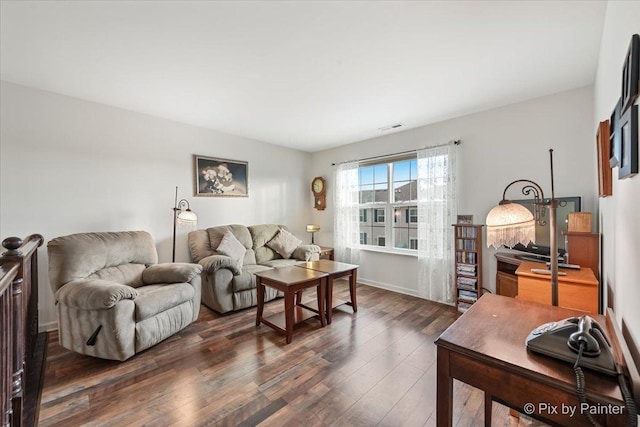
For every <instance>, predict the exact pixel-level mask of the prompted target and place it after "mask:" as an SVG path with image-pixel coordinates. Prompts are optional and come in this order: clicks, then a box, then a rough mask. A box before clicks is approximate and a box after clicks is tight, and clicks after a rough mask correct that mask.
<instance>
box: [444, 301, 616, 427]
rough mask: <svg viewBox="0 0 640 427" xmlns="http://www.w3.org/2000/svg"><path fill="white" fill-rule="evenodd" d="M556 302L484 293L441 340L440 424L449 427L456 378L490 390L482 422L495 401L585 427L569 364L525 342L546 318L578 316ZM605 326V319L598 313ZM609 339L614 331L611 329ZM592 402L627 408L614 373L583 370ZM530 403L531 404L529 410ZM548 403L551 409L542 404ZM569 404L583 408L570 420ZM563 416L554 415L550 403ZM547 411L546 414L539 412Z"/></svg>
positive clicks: (605, 420)
mask: <svg viewBox="0 0 640 427" xmlns="http://www.w3.org/2000/svg"><path fill="white" fill-rule="evenodd" d="M581 314H582V313H580V312H577V311H575V310H568V309H563V308H559V307H553V306H551V305H541V304H535V303H531V302H525V301H521V300H518V299H514V298H508V297H503V296H500V295H492V294H484V295H483V296H482V297H481V298H480V299H479V300H478V302H477V303H475V304H474V305H473V306H472V307H471V308H470V309H469V310H468V311H467V312H466V313H465V314H464V315H462V316H461V317H460V318H459V319H458V320H456V321H455V322H454V323H453V325H451V326H450V327H449V328H448V329H447V330H446V331H444V333H443V334H442V335H441V336H440V337H439V338H438V339H437V340H436V342H435V343H436V345H437V347H438V349H437V351H438V353H437V364H438V365H437V366H438V372H437V378H438V384H437V425H438V426H439V427H445V426H451V424H452V418H453V380H454V379H457V380H460V381H462V382H465V383H467V384H469V385H471V386H473V387H476V388H479V389H481V390H483V391H484V393H485V425H486V426H490V425H491V406H492V402H493V401H494V400H495V401H496V402H500V403H502V404H504V405H506V406H509V407H511V408H514V409H517V410H518V411H520V412H522V413H527V414H528V415H530V416H532V417H534V418H539V419H541V420H542V421H545V422H548V423H556V424H560V425H566V426H585V425H588V421H587V420H586V418H585V417H584V416H582V415H580V414H579V411H580V409H579V408H580V404H579V401H578V396H577V394H576V378H575V375H574V371H573V368H572V365H571V364H569V363H566V362H562V361H560V360H556V359H553V358H550V357H547V356H544V355H539V354H536V353H532V352H529V351H527V349H526V346H525V339H526V338H527V336H528V335H529V333H530V332H531V331H532V330H533V329H535V328H536V327H538V326H539V325H541V324H543V323H548V322H551V321H556V320H561V319H565V318H567V317H573V316H578V315H581ZM593 317H595V318H596V319H597V320H598V322H600V324H601V325H603V327H605V328H606V326H605V325H606V322H605V318H604V316H593ZM607 332H608V335H609V337H612V336H614V333H613V331H607ZM584 374H585V380H586V394H587V398H588V399H589V401H590V402H598V403H601V404H605V405H607V404H611V405H613V406H616V407H619V406H622V405H624V403H623V401H622V395H621V393H620V389H619V387H618V381H617V378H615V377H611V376H607V375H604V374H600V373H597V372H593V371H590V370H588V369H585V370H584ZM527 403H532V404H533V405H534V411H533V412H531V411H529V410H528V408H530V407H529V406H526V405H527ZM544 404H547V405H550V406H548V408H549V409H548V410H547V409H544V408H542V406H541V405H544ZM562 405H565V406H564V407H573V408H578V409H577V412H578V413H576V414H575V415H574V416H573V417H570V416H568V415H566V414H564V415H563V414H562V413H561V408H562V407H563V406H562ZM552 406H553V407H555V408H558V413H557V414H553V413H551V409H550V408H551V407H552ZM541 408H542V409H543V410H542V411H541V410H540V409H541ZM626 418H627V417H626V413H625V414H624V415H622V416H620V415H618V416H611V415H609V416H603V415H598V416H596V419H597V420H599V422H600V423H601V424H603V425H607V426H612V425H624V424H625V422H626Z"/></svg>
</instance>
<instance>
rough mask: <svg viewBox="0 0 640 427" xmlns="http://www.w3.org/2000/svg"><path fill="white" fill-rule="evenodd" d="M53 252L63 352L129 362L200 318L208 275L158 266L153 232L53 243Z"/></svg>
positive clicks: (190, 267) (194, 268) (183, 266)
mask: <svg viewBox="0 0 640 427" xmlns="http://www.w3.org/2000/svg"><path fill="white" fill-rule="evenodd" d="M47 252H48V255H49V282H50V284H51V288H52V290H53V292H54V294H55V298H56V304H57V308H58V322H59V325H58V328H59V339H60V344H61V345H62V346H63V347H65V348H67V349H69V350H73V351H75V352H78V353H82V354H86V355H89V356H95V357H100V358H103V359H112V360H126V359H128V358H130V357H131V356H133V355H134V354H136V353H139V352H141V351H142V350H145V349H147V348H149V347H151V346H153V345H155V344H157V343H159V342H160V341H162V340H164V339H165V338H167V337H169V336H171V335H173V334H174V333H176V332H178V331H180V330H181V329H183V328H185V327H186V326H187V325H189V324H190V323H191V322H193V321H195V320H196V319H197V318H198V313H199V312H200V296H201V284H200V273H201V271H202V267H201V266H200V265H195V264H189V263H172V264H157V262H158V254H157V252H156V247H155V245H154V243H153V239H152V238H151V235H149V233H147V232H144V231H130V232H117V233H80V234H72V235H70V236H63V237H58V238H55V239H53V240H51V241H50V242H49V243H48V244H47ZM96 332H97V333H96ZM92 338H93V339H92ZM92 341H93V342H92Z"/></svg>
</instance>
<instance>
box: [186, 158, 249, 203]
mask: <svg viewBox="0 0 640 427" xmlns="http://www.w3.org/2000/svg"><path fill="white" fill-rule="evenodd" d="M193 195H194V196H196V197H249V163H248V162H245V161H241V160H229V159H221V158H216V157H207V156H201V155H198V154H194V155H193Z"/></svg>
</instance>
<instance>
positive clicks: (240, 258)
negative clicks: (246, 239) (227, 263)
mask: <svg viewBox="0 0 640 427" xmlns="http://www.w3.org/2000/svg"><path fill="white" fill-rule="evenodd" d="M216 251H218V253H221V254H222V255H226V256H228V257H229V258H231V259H232V260H234V261H235V262H237V263H238V269H242V264H244V254H245V253H246V252H247V248H245V247H244V246H243V245H242V243H240V242H239V241H238V239H236V237H235V236H234V235H233V234H232V233H231V232H230V231H227V232H226V233H224V236H223V237H222V241H220V245H219V246H218V248H217V249H216Z"/></svg>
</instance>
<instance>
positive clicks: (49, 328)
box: [38, 322, 58, 332]
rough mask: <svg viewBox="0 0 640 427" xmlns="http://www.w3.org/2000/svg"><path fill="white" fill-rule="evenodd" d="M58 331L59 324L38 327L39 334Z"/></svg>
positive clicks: (46, 324)
mask: <svg viewBox="0 0 640 427" xmlns="http://www.w3.org/2000/svg"><path fill="white" fill-rule="evenodd" d="M57 330H58V322H49V323H43V324H41V325H38V332H51V331H57Z"/></svg>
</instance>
